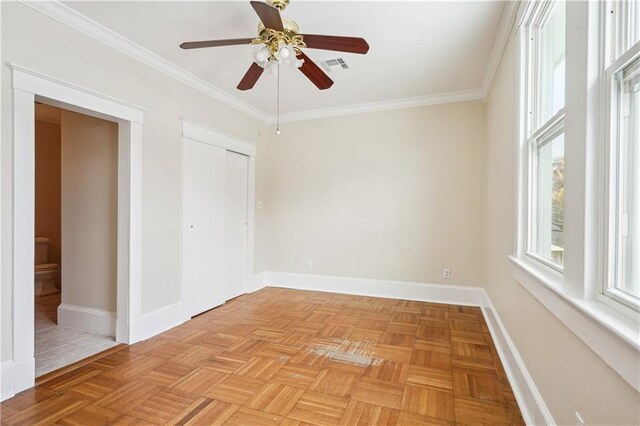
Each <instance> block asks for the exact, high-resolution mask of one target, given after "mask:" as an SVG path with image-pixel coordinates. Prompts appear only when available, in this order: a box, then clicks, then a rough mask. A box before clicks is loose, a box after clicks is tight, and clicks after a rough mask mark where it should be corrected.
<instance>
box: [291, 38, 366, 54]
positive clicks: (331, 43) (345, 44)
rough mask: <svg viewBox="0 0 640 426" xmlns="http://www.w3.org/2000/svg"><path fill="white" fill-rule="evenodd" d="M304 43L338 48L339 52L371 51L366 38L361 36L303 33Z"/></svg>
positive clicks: (362, 52) (319, 46)
mask: <svg viewBox="0 0 640 426" xmlns="http://www.w3.org/2000/svg"><path fill="white" fill-rule="evenodd" d="M302 37H303V39H304V43H305V44H306V45H307V47H309V48H311V49H323V50H336V51H338V52H349V53H360V54H361V55H364V54H365V53H367V52H368V51H369V45H368V44H367V42H366V40H365V39H363V38H360V37H341V36H330V35H317V34H302Z"/></svg>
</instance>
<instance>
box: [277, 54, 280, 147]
mask: <svg viewBox="0 0 640 426" xmlns="http://www.w3.org/2000/svg"><path fill="white" fill-rule="evenodd" d="M277 63H278V83H277V90H278V92H277V93H276V136H279V135H280V61H277Z"/></svg>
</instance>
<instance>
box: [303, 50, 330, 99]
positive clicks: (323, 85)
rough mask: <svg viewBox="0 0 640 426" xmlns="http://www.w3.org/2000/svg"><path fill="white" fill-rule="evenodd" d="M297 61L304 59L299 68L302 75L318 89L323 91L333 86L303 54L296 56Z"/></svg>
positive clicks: (325, 75)
mask: <svg viewBox="0 0 640 426" xmlns="http://www.w3.org/2000/svg"><path fill="white" fill-rule="evenodd" d="M296 56H297V57H298V59H304V63H303V64H302V66H301V67H300V68H299V69H300V71H301V72H302V74H304V75H306V76H307V78H308V79H309V80H311V82H312V83H313V84H315V85H316V86H317V87H318V89H320V90H325V89H328V88H329V87H331V86H333V80H331V79H330V78H329V76H328V75H327V74H325V73H324V71H322V70H321V69H320V67H319V66H317V65H316V64H315V63H314V62H313V61H312V60H311V59H309V57H308V56H307V55H305V54H304V52H300V53H298V54H297V55H296Z"/></svg>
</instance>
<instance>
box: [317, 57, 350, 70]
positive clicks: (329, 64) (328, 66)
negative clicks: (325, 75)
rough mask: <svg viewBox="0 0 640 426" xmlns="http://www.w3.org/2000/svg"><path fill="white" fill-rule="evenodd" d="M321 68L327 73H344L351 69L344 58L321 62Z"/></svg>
mask: <svg viewBox="0 0 640 426" xmlns="http://www.w3.org/2000/svg"><path fill="white" fill-rule="evenodd" d="M320 66H321V67H322V68H323V69H324V70H325V72H334V71H342V70H348V69H349V65H347V63H346V62H345V60H344V59H342V58H336V59H327V60H326V61H322V62H320Z"/></svg>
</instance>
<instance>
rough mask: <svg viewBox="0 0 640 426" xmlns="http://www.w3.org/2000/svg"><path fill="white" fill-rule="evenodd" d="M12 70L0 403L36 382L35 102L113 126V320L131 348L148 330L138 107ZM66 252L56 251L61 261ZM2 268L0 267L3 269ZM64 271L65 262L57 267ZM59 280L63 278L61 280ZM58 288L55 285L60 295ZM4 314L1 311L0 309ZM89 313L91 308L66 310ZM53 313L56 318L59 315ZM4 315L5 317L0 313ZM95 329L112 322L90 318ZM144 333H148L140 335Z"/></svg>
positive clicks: (26, 71)
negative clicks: (7, 336)
mask: <svg viewBox="0 0 640 426" xmlns="http://www.w3.org/2000/svg"><path fill="white" fill-rule="evenodd" d="M9 67H10V68H11V73H12V90H11V96H12V101H13V102H12V109H13V111H12V112H13V114H12V123H11V125H12V132H11V135H12V154H13V155H12V158H11V170H10V173H11V177H12V179H11V197H9V199H10V204H11V208H10V211H9V212H8V216H9V217H8V218H7V222H8V223H10V224H11V226H10V237H9V238H10V240H11V243H10V244H11V254H12V256H11V261H10V262H8V263H7V264H6V270H7V273H8V274H10V275H11V276H12V278H13V279H12V282H11V295H12V300H11V309H10V311H9V313H8V314H6V313H5V316H7V317H10V318H11V323H10V325H11V337H12V338H11V359H10V360H9V361H8V363H7V364H6V365H7V366H6V367H5V364H4V363H3V376H2V377H3V380H2V385H3V386H2V399H6V398H9V397H11V396H13V395H15V394H16V393H18V392H20V391H23V390H25V389H28V388H30V387H32V386H34V384H35V376H36V374H35V372H36V366H35V344H34V341H35V321H34V317H35V313H34V293H35V285H34V281H35V278H34V269H35V268H34V265H35V259H34V257H35V256H34V255H35V253H34V252H35V250H34V244H35V237H36V234H35V225H34V223H35V217H34V216H35V120H34V116H35V111H34V109H35V102H40V103H44V104H47V105H50V106H55V107H58V108H63V109H65V110H68V111H72V112H76V113H80V114H84V115H87V116H90V117H94V118H100V119H103V120H107V121H109V122H112V123H117V129H118V138H117V151H118V161H117V169H118V173H117V188H118V190H117V303H116V306H117V309H116V312H117V316H116V321H115V324H116V338H115V340H116V341H117V342H118V343H129V344H130V343H135V342H136V341H139V340H141V339H143V338H144V337H145V336H146V335H147V334H148V331H146V330H145V323H144V322H143V321H141V318H142V304H141V295H142V124H143V121H144V109H143V108H140V107H139V106H136V105H132V104H130V103H127V102H123V101H120V100H117V99H114V98H113V97H110V96H106V95H103V94H100V93H97V92H95V91H92V90H90V89H87V88H83V87H80V86H78V85H75V84H72V83H69V82H66V81H63V80H59V79H56V78H54V77H51V76H48V75H44V74H41V73H39V72H37V71H34V70H30V69H27V68H24V67H20V66H19V65H16V64H9ZM64 258H65V255H64V253H62V262H64ZM4 267H5V265H4V264H3V268H4ZM61 270H62V274H63V275H64V274H65V271H64V265H62V267H61ZM63 281H66V279H65V278H63ZM64 284H65V283H63V285H62V286H61V288H62V293H63V294H64V292H65V290H64ZM3 312H5V311H3ZM67 312H68V313H69V315H80V316H82V315H84V314H96V313H99V312H96V310H95V309H92V308H86V309H83V310H75V311H74V310H68V311H67ZM58 313H60V312H59V311H58ZM3 318H4V316H3ZM92 318H94V319H95V320H96V321H98V322H99V323H100V324H104V323H108V324H112V318H111V317H109V318H108V321H105V317H104V316H101V315H93V316H92ZM145 333H147V334H145Z"/></svg>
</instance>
